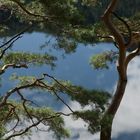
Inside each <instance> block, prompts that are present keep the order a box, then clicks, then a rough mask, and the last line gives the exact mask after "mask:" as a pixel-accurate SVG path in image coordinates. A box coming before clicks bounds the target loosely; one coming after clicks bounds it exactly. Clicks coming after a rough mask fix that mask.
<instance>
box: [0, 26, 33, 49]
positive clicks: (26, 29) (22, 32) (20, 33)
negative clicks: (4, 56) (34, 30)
mask: <svg viewBox="0 0 140 140" xmlns="http://www.w3.org/2000/svg"><path fill="white" fill-rule="evenodd" d="M32 26H33V25H29V26H28V27H27V28H25V29H23V30H22V31H20V32H19V33H18V34H16V35H15V36H13V37H12V38H11V39H9V40H8V41H7V42H6V43H4V44H2V45H1V46H0V48H2V47H4V46H6V45H8V44H9V43H10V42H12V41H13V40H15V39H16V38H17V37H19V36H21V35H22V34H24V33H25V32H26V31H28V30H29V29H30V28H31V27H32Z"/></svg>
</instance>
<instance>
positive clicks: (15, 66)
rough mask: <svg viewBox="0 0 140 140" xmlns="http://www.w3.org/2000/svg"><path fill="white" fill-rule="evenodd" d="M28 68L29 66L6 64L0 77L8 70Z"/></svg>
mask: <svg viewBox="0 0 140 140" xmlns="http://www.w3.org/2000/svg"><path fill="white" fill-rule="evenodd" d="M10 67H12V68H28V66H27V65H26V64H18V65H17V64H6V65H4V66H3V67H2V68H1V70H0V75H1V74H3V73H4V72H5V70H6V69H8V68H10Z"/></svg>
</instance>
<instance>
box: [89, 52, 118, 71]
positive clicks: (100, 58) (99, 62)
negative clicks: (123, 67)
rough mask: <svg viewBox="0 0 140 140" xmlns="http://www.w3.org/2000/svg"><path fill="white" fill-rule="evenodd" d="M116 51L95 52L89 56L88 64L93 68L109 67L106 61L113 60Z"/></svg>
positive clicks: (115, 56)
mask: <svg viewBox="0 0 140 140" xmlns="http://www.w3.org/2000/svg"><path fill="white" fill-rule="evenodd" d="M116 58H117V53H116V52H114V51H106V52H103V53H101V54H96V55H94V56H92V57H91V58H90V65H91V66H92V67H93V68H95V69H103V68H106V69H108V68H109V66H108V65H109V64H108V63H107V62H111V63H112V62H115V60H116Z"/></svg>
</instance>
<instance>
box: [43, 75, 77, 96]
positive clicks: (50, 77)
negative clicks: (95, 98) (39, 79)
mask: <svg viewBox="0 0 140 140" xmlns="http://www.w3.org/2000/svg"><path fill="white" fill-rule="evenodd" d="M43 76H47V77H49V78H51V79H53V80H54V81H55V82H56V83H57V84H59V85H60V86H61V87H62V88H64V89H66V90H67V91H69V92H71V93H75V94H77V93H78V92H75V91H72V90H71V89H69V88H67V87H66V86H64V85H63V84H61V83H60V82H59V81H58V80H57V79H56V78H55V77H53V76H51V75H49V74H46V73H45V74H43Z"/></svg>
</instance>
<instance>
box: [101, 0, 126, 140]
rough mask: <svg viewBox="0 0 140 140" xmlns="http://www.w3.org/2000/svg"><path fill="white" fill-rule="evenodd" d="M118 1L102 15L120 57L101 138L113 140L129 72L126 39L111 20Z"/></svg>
mask: <svg viewBox="0 0 140 140" xmlns="http://www.w3.org/2000/svg"><path fill="white" fill-rule="evenodd" d="M118 1H119V0H111V2H110V4H109V6H108V8H107V9H106V11H105V13H104V15H103V17H102V18H103V21H104V23H105V24H106V26H107V27H108V29H109V30H110V32H111V34H112V35H113V36H114V38H115V41H116V43H117V45H118V49H119V58H118V66H117V68H118V75H119V79H118V84H117V89H116V92H115V95H114V97H113V99H112V101H111V104H110V106H109V107H108V109H107V111H106V112H105V114H104V116H103V118H102V121H101V133H100V140H111V129H112V123H113V119H114V117H115V114H116V112H117V110H118V108H119V106H120V103H121V100H122V98H123V95H124V92H125V88H126V84H127V74H126V69H127V65H126V64H125V63H126V46H125V41H124V38H123V36H122V35H121V33H120V31H119V30H118V29H117V28H116V27H115V25H113V23H112V20H111V16H112V12H114V10H115V8H116V5H117V2H118Z"/></svg>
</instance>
